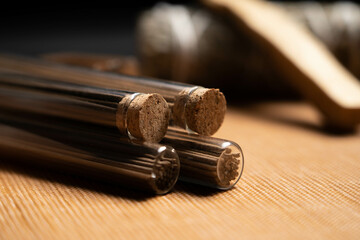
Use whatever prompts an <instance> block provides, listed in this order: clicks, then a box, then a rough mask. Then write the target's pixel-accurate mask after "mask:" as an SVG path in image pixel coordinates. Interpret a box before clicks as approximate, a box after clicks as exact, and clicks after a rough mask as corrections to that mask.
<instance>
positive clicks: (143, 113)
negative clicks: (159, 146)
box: [127, 94, 170, 142]
mask: <svg viewBox="0 0 360 240" xmlns="http://www.w3.org/2000/svg"><path fill="white" fill-rule="evenodd" d="M169 117H170V111H169V107H168V104H167V102H166V101H165V100H164V98H163V97H161V96H160V95H159V94H142V95H138V96H137V97H136V98H135V99H134V100H133V101H132V102H131V103H130V106H129V109H128V110H127V128H128V131H129V132H130V134H131V135H132V136H133V137H135V138H137V139H141V140H144V141H146V142H159V141H160V140H161V139H162V138H163V137H164V135H165V133H166V130H167V127H168V123H169Z"/></svg>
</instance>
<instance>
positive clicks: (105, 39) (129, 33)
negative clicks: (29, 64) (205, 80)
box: [0, 0, 196, 55]
mask: <svg viewBox="0 0 360 240" xmlns="http://www.w3.org/2000/svg"><path fill="white" fill-rule="evenodd" d="M156 2H158V1H154V0H151V1H150V0H149V1H146V2H139V1H133V3H132V2H131V1H127V2H125V3H124V1H120V2H118V4H117V5H119V4H122V5H121V7H107V8H103V7H98V8H82V9H68V8H64V9H59V8H55V7H54V8H48V9H39V8H14V7H12V8H9V9H3V10H2V12H1V14H0V52H3V53H4V52H6V53H19V54H30V55H36V54H41V53H46V52H57V51H82V52H94V53H114V54H124V55H129V54H135V34H134V28H135V24H136V18H137V16H138V15H139V14H140V12H141V11H143V10H145V9H147V8H150V7H152V6H153V5H154V4H156ZM167 2H170V3H177V4H178V3H186V4H193V5H194V4H196V1H167Z"/></svg>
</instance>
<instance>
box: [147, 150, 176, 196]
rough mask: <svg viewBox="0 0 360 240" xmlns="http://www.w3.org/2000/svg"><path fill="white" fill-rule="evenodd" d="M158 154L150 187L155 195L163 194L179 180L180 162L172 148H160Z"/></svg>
mask: <svg viewBox="0 0 360 240" xmlns="http://www.w3.org/2000/svg"><path fill="white" fill-rule="evenodd" d="M158 152H159V154H158V156H157V157H156V162H155V165H154V168H153V172H152V174H151V177H152V185H153V187H154V190H155V192H156V193H157V194H165V193H167V192H169V191H170V190H171V189H172V188H173V186H174V185H175V183H176V182H177V180H178V178H179V173H180V161H179V157H178V155H177V153H176V151H175V150H174V149H173V148H172V147H167V146H162V147H160V148H159V150H158Z"/></svg>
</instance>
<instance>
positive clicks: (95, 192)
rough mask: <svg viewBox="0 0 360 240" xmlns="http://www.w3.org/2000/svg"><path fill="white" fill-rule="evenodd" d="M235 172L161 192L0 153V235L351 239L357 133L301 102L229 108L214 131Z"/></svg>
mask: <svg viewBox="0 0 360 240" xmlns="http://www.w3.org/2000/svg"><path fill="white" fill-rule="evenodd" d="M216 136H218V137H223V138H228V139H232V140H235V141H236V142H238V143H239V144H240V145H241V146H242V147H243V150H244V153H245V170H244V174H243V177H242V179H241V180H240V182H239V183H238V185H237V187H236V188H234V189H232V190H230V191H226V192H219V191H213V190H210V189H206V188H201V187H196V186H193V185H189V184H177V186H176V188H175V190H174V191H173V192H172V193H170V194H168V195H165V196H155V197H152V196H147V195H143V194H142V193H139V192H135V191H130V190H125V189H123V188H114V187H111V186H107V185H104V184H100V183H96V182H94V181H88V180H83V179H80V178H77V177H75V176H66V175H62V174H58V173H53V172H46V171H43V170H40V169H36V168H32V167H22V166H20V165H18V164H14V163H11V159H8V158H7V159H3V157H2V158H1V160H0V239H70V238H72V239H359V238H360V131H358V132H357V134H352V135H351V134H350V135H332V134H327V133H325V132H323V131H322V130H321V128H320V119H319V116H318V115H317V113H316V112H315V111H314V110H313V109H312V108H311V107H309V106H308V105H306V104H299V103H272V104H270V103H267V104H258V105H252V106H247V107H239V108H234V107H233V108H230V110H229V112H228V114H227V116H226V119H225V123H224V126H223V127H222V128H221V130H220V131H219V132H218V134H217V135H216Z"/></svg>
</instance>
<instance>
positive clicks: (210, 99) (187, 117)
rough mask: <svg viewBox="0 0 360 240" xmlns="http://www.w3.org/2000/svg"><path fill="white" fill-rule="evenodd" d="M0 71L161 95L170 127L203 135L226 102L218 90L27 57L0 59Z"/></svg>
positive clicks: (215, 126)
mask: <svg viewBox="0 0 360 240" xmlns="http://www.w3.org/2000/svg"><path fill="white" fill-rule="evenodd" d="M0 69H2V70H3V71H12V72H19V73H22V74H28V75H33V76H36V77H44V78H46V79H53V80H59V81H66V82H72V83H78V84H86V85H91V86H97V87H106V88H115V89H121V90H127V91H134V92H143V93H158V94H161V95H162V96H163V97H164V98H165V99H166V101H167V102H168V103H169V104H170V107H171V108H172V109H173V112H172V120H173V121H171V124H173V125H178V126H181V127H183V128H188V129H190V130H192V131H195V132H198V133H199V134H203V135H212V134H214V133H215V132H216V131H217V130H218V129H219V127H220V126H221V124H222V122H223V120H224V116H225V111H226V100H225V97H224V95H223V94H222V93H221V92H220V91H219V90H218V89H207V88H202V87H200V86H194V85H189V84H183V83H175V82H167V81H161V80H155V79H149V78H141V77H133V76H126V75H120V74H113V73H103V72H99V71H95V70H90V69H83V68H76V67H70V66H64V65H60V64H55V63H52V62H48V61H43V60H40V59H36V58H30V57H19V56H13V55H11V56H10V55H6V56H5V55H2V56H0Z"/></svg>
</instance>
